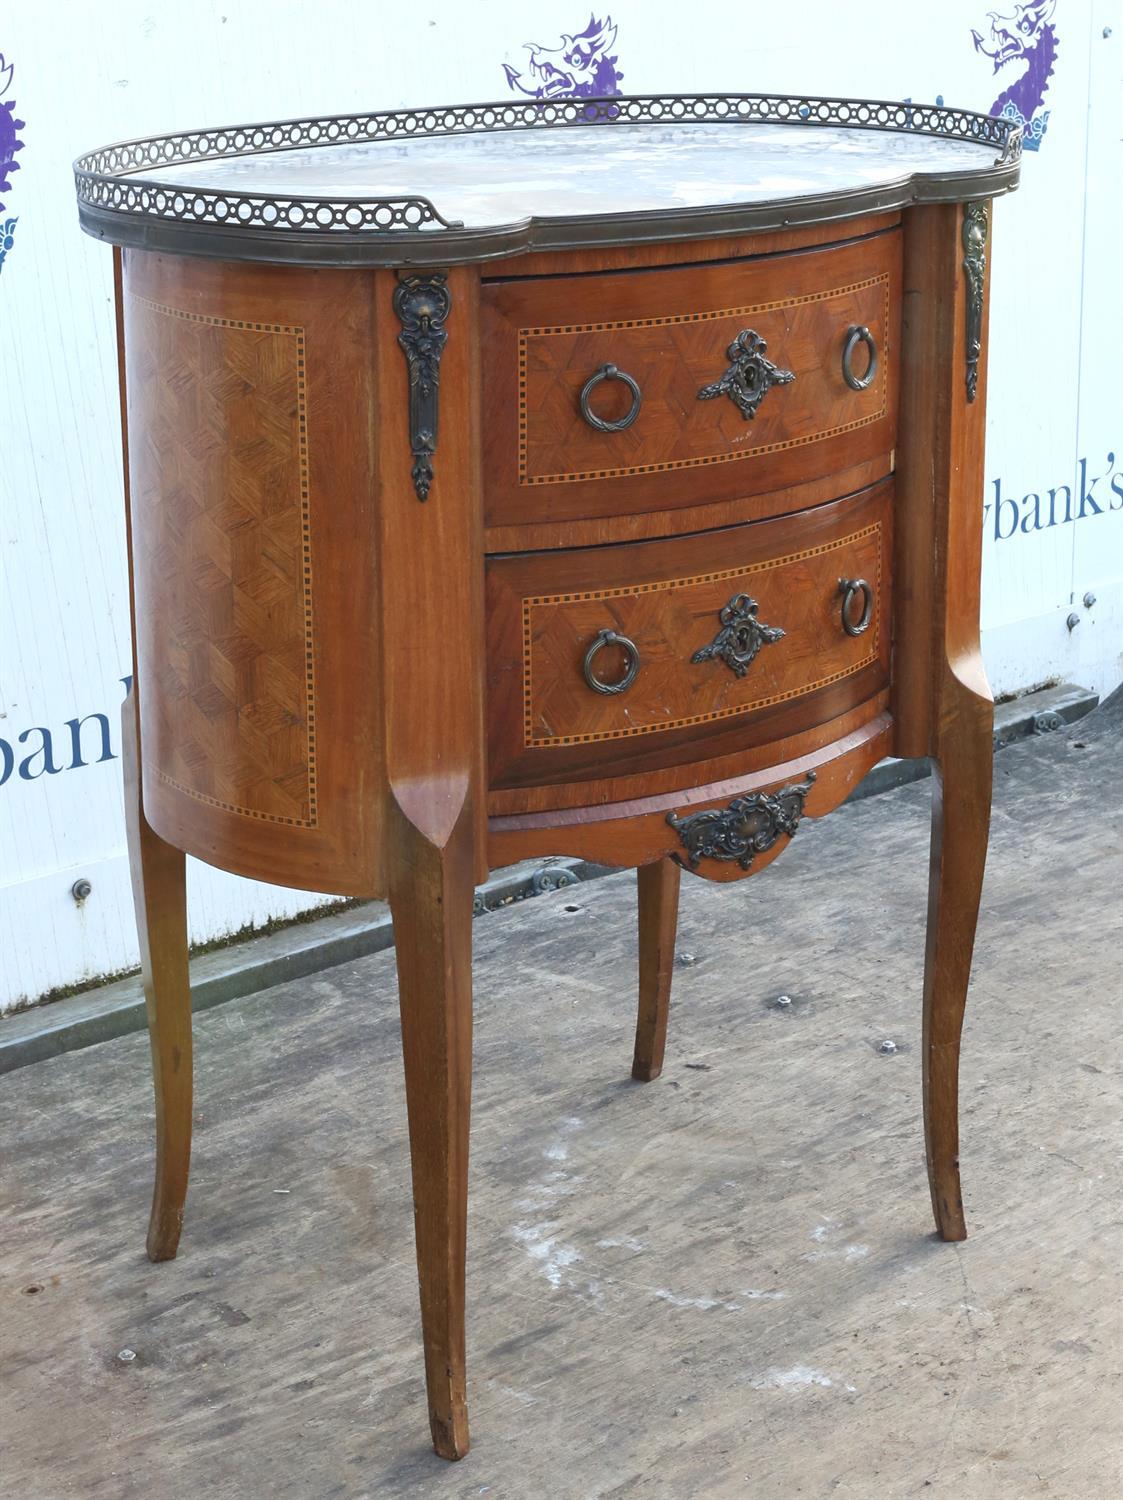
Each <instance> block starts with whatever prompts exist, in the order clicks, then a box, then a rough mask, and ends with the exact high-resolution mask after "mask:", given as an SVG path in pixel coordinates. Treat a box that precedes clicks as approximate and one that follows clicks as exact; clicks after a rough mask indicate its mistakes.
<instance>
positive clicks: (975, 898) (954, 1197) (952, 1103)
mask: <svg viewBox="0 0 1123 1500" xmlns="http://www.w3.org/2000/svg"><path fill="white" fill-rule="evenodd" d="M958 696H959V700H960V701H959V703H958V705H957V708H956V711H955V713H954V715H953V716H952V717H951V718H950V720H946V721H945V723H944V726H943V733H942V734H941V738H940V743H939V751H938V755H937V757H936V761H935V764H934V766H933V779H932V846H931V866H930V871H929V885H928V942H927V951H926V954H925V965H924V1040H923V1051H924V1139H925V1147H926V1150H927V1156H928V1181H929V1185H930V1187H931V1190H932V1210H933V1212H934V1214H935V1216H936V1228H937V1229H938V1231H939V1233H940V1237H941V1238H942V1239H945V1240H962V1239H966V1237H967V1226H966V1224H965V1222H964V1218H963V1198H962V1193H961V1190H960V1183H959V1039H960V1034H961V1032H962V1030H963V1012H964V1007H965V1005H966V1002H967V985H968V982H969V980H970V976H971V954H972V950H973V948H974V944H975V925H976V922H977V920H978V915H979V897H980V893H981V891H982V884H983V867H984V865H985V863H986V853H987V833H988V829H989V826H990V794H991V777H992V772H993V758H994V751H993V747H992V733H993V723H994V711H993V707H992V705H991V702H990V699H989V696H984V695H983V693H982V692H979V691H973V690H971V689H969V688H967V687H965V686H963V685H962V684H961V685H959V695H958Z"/></svg>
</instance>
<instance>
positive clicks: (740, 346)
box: [698, 328, 795, 419]
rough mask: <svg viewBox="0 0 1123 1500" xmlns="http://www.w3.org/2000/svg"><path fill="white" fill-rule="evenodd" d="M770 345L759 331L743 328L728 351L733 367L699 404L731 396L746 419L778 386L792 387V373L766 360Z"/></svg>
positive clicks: (705, 389)
mask: <svg viewBox="0 0 1123 1500" xmlns="http://www.w3.org/2000/svg"><path fill="white" fill-rule="evenodd" d="M767 348H768V345H767V343H766V342H765V341H764V339H762V338H761V336H760V334H759V333H757V331H756V329H755V328H742V329H741V332H740V333H739V334H738V335H737V337H736V338H735V339H734V340H733V342H732V343H731V344H730V346H729V348H728V349H727V350H726V355H727V357H728V359H729V362H730V363H729V368H728V369H727V370H726V372H725V374H724V375H723V376H722V377H721V379H720V380H715V381H714V382H713V384H712V385H704V386H703V387H702V389H701V390H700V391H699V392H698V400H699V401H710V400H712V399H713V398H714V397H715V396H728V397H729V399H730V401H732V402H733V405H734V406H735V407H736V408H737V410H738V411H739V412H740V413H741V415H742V416H743V417H745V418H746V419H748V418H751V417H755V416H756V409H757V407H758V406H759V405H760V403H761V402H762V401H763V400H764V398H765V396H767V395H768V392H769V391H770V390H771V389H772V387H773V386H774V385H790V384H791V383H792V381H793V380H794V379H795V374H794V373H793V372H792V371H791V370H781V369H780V368H779V366H778V365H774V364H773V363H772V361H771V360H770V359H765V357H764V351H765V350H766V349H767Z"/></svg>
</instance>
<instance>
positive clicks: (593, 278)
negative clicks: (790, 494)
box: [483, 229, 901, 525]
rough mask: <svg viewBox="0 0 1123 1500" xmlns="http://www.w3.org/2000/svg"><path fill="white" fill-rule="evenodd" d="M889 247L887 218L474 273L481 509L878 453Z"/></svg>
mask: <svg viewBox="0 0 1123 1500" xmlns="http://www.w3.org/2000/svg"><path fill="white" fill-rule="evenodd" d="M900 264H901V238H900V231H899V230H896V229H894V230H889V231H886V232H884V233H882V234H878V235H874V236H871V237H870V238H868V239H864V240H860V241H853V242H851V243H849V244H845V245H841V246H830V247H828V248H827V249H823V250H814V251H806V252H802V253H799V254H793V255H782V256H775V257H762V258H760V259H757V260H741V261H727V262H724V263H718V264H714V265H695V266H689V267H679V268H675V269H673V270H654V271H636V272H632V273H613V274H594V275H587V276H558V277H548V278H537V279H528V280H524V281H507V282H491V283H486V284H485V285H484V288H483V329H484V358H483V391H484V414H485V422H484V472H485V492H486V496H487V502H486V513H487V521H488V524H489V525H501V524H518V523H520V522H522V523H526V522H530V521H546V520H575V519H579V518H583V517H594V516H605V515H619V514H626V513H628V512H634V511H642V510H649V509H673V508H675V507H678V506H686V505H693V504H698V503H699V502H702V501H712V500H724V499H735V498H738V497H742V496H745V495H755V494H759V493H763V492H766V491H769V490H773V489H781V488H784V487H785V486H787V485H790V484H793V483H795V482H797V481H804V480H807V479H812V478H815V477H818V476H820V475H826V474H830V473H833V472H834V470H835V469H839V468H843V467H846V466H848V465H853V464H855V463H860V462H863V461H865V460H867V459H871V458H874V457H877V456H879V455H888V454H889V453H890V452H891V450H892V448H893V445H894V442H895V426H896V389H897V372H896V364H897V360H896V347H897V329H898V322H899V302H900ZM857 328H864V329H867V330H868V332H869V338H870V339H871V340H872V342H873V345H874V347H875V349H876V361H875V364H874V368H873V371H872V379H869V380H868V383H866V382H867V377H868V375H869V373H870V371H869V354H868V351H869V344H868V342H866V341H865V339H864V338H863V339H859V338H858V336H856V335H855V336H854V338H853V341H852V342H853V347H852V348H851V349H850V351H849V355H848V356H847V345H848V343H850V342H851V330H853V329H857ZM765 362H766V363H765ZM769 367H771V368H769ZM847 369H849V372H850V375H851V381H849V382H848V380H847V373H846V371H847ZM598 376H600V377H601V378H599V379H598V378H597V377H598ZM590 382H592V384H591V385H590ZM857 387H861V388H857ZM583 393H584V404H585V408H586V412H587V414H586V412H583V410H582V398H583ZM629 415H631V418H632V419H631V420H630V421H627V419H628V417H629ZM624 421H627V425H626V426H623V427H621V428H620V429H619V430H608V431H605V430H603V428H602V427H599V426H597V425H595V424H596V423H597V422H600V423H603V424H605V425H607V426H608V427H609V428H613V427H614V424H619V423H622V422H624ZM889 467H890V464H889V462H888V460H887V462H886V470H888V469H889Z"/></svg>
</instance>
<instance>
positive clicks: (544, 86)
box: [503, 15, 624, 99]
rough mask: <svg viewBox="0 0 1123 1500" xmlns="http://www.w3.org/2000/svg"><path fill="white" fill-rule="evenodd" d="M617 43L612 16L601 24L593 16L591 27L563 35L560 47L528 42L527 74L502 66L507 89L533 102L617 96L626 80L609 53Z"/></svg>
mask: <svg viewBox="0 0 1123 1500" xmlns="http://www.w3.org/2000/svg"><path fill="white" fill-rule="evenodd" d="M615 41H616V26H615V23H614V22H613V20H612V17H611V16H605V18H604V20H603V21H598V20H597V18H596V16H594V15H590V17H589V24H588V25H587V26H586V27H585V30H584V31H580V32H578V33H577V34H576V36H567V35H565V34H564V33H563V35H562V39H561V46H560V47H543V46H541V45H540V44H539V43H538V42H526V43H525V46H526V50H527V51H528V52H529V53H530V63H529V65H528V66H527V69H526V71H525V72H524V73H520V72H519V70H518V69H517V68H513V67H512V66H511V64H510V63H504V64H503V71H504V73H506V75H507V84H508V87H510V88H512V89H515V90H517V91H518V92H519V93H520V94H527V95H528V96H529V97H530V98H531V99H554V98H565V99H588V98H597V97H600V96H602V95H618V94H619V93H620V88H619V83H620V79H621V78H622V77H623V76H624V75H623V74H622V73H620V72H618V71H617V68H616V63H617V59H616V58H615V57H609V55H608V54H609V52H610V50H611V48H612V46H613V44H614V43H615Z"/></svg>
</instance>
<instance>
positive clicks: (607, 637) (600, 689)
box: [581, 630, 639, 695]
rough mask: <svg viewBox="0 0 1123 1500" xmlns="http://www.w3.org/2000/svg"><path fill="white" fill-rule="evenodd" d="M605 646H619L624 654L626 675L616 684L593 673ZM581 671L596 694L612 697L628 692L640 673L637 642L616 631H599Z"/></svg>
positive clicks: (586, 653) (587, 652)
mask: <svg viewBox="0 0 1123 1500" xmlns="http://www.w3.org/2000/svg"><path fill="white" fill-rule="evenodd" d="M605 646H619V647H620V648H621V650H622V651H623V653H624V660H625V666H624V675H623V677H621V678H620V679H619V680H618V681H616V682H605V681H604V680H603V678H600V677H598V676H597V675H596V674H595V672H594V671H593V663H594V662H595V660H596V658H597V653H598V652H600V651H603V650H604V648H605ZM581 670H582V671H583V672H584V674H585V681H586V682H587V683H588V684H589V686H590V687H591V688H592V690H593V692H594V693H607V694H610V695H611V694H613V693H623V692H626V691H627V690H628V688H630V687H631V685H632V683H633V682H635V680H636V673H637V672H638V671H639V652H638V651H637V650H636V645H635V642H634V641H630V640H629V639H628V637H627V636H626V635H620V634H618V632H617V631H615V630H600V631H598V632H597V636H596V639H595V640H594V641H593V643H592V645H591V646H590V647H589V649H588V651H586V652H585V660H584V662H583V663H582V666H581Z"/></svg>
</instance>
